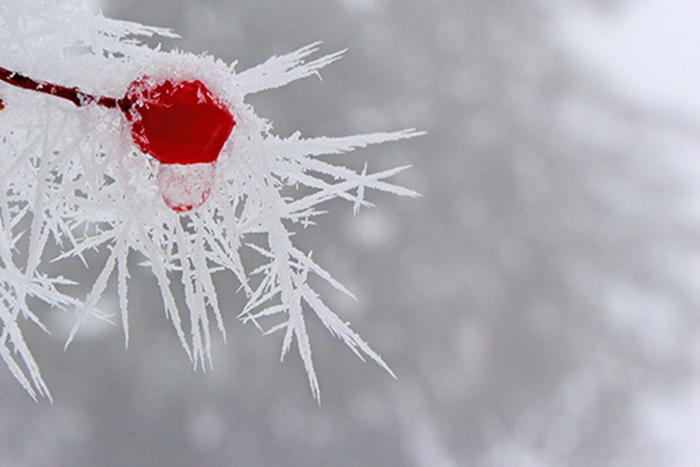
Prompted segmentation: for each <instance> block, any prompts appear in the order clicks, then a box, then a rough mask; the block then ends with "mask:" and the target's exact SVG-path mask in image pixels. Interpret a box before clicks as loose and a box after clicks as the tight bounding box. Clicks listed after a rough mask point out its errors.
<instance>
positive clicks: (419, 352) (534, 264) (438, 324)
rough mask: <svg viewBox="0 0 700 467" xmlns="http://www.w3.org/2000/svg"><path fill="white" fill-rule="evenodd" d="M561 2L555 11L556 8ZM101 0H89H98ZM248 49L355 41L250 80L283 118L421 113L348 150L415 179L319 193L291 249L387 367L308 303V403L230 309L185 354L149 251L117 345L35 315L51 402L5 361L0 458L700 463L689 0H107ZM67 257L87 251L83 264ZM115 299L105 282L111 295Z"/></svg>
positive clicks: (294, 378) (432, 466) (261, 110)
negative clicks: (330, 198)
mask: <svg viewBox="0 0 700 467" xmlns="http://www.w3.org/2000/svg"><path fill="white" fill-rule="evenodd" d="M564 3H565V4H566V6H563V4H564ZM96 6H97V5H96ZM99 7H100V8H101V9H102V11H103V13H104V14H105V16H110V17H114V18H118V19H128V20H132V21H138V22H142V23H145V24H149V25H155V26H163V27H169V28H173V29H174V30H175V31H176V32H178V33H179V34H181V35H182V37H183V38H182V39H181V40H177V41H167V42H165V43H164V44H163V45H164V47H166V48H169V47H175V46H176V47H178V48H180V49H184V50H188V51H192V52H202V51H208V52H210V53H212V54H214V55H216V56H218V57H220V58H222V59H224V60H226V61H227V62H230V61H233V60H238V62H239V66H238V69H239V70H243V69H245V68H247V67H249V66H252V65H255V64H257V63H259V62H261V61H263V60H265V59H266V58H267V57H269V56H271V55H279V54H282V53H286V52H290V51H292V50H295V49H297V48H298V47H301V46H303V45H306V44H309V43H311V42H314V41H316V40H323V41H324V45H323V51H324V52H333V51H336V50H340V49H344V48H346V47H347V48H349V51H348V52H347V53H346V56H345V58H344V59H343V60H341V61H340V62H338V63H335V64H333V65H331V66H330V67H328V68H326V69H325V70H323V71H322V76H323V81H322V82H321V81H319V80H315V79H306V80H303V81H300V82H297V83H293V84H291V85H290V86H287V87H285V88H282V89H279V90H276V91H271V92H266V93H263V94H260V95H255V96H252V99H251V102H252V103H253V104H254V106H255V109H256V111H257V113H258V114H259V115H261V116H264V117H268V118H270V119H271V120H272V121H273V122H275V131H276V132H277V133H278V134H280V135H282V136H288V135H290V134H291V133H292V132H294V131H296V130H300V131H302V133H303V134H304V135H306V136H320V135H332V136H335V135H337V136H340V135H345V134H351V133H356V132H365V131H383V130H395V129H400V128H406V127H416V128H419V129H423V130H427V131H428V132H429V134H428V135H427V136H425V137H422V138H419V139H414V140H409V141H404V142H400V143H391V144H387V145H381V146H377V147H372V148H369V149H366V150H362V151H359V152H356V153H354V154H353V155H352V156H350V157H352V159H350V161H351V162H350V163H351V165H352V164H353V162H352V161H354V165H355V166H356V167H362V165H363V164H364V162H365V161H366V160H367V161H369V164H370V167H373V168H374V169H376V170H380V169H385V168H390V167H393V166H396V165H404V164H413V165H414V168H413V169H412V170H410V171H408V172H404V173H402V174H401V175H400V176H399V177H397V181H398V182H400V183H402V184H404V185H406V186H408V187H410V188H413V189H416V190H418V191H420V192H421V193H422V194H423V196H422V197H421V198H420V199H418V200H411V199H402V198H397V197H393V196H390V195H380V194H377V193H371V194H369V195H368V196H369V199H370V201H374V202H376V204H377V205H378V207H377V208H375V209H373V210H364V211H362V212H361V213H360V214H359V216H357V217H353V216H352V207H351V206H348V205H347V204H346V203H337V204H333V203H332V205H331V206H330V207H329V214H327V215H325V216H323V217H322V218H320V219H319V225H318V226H317V227H316V228H314V229H310V230H307V231H304V232H303V233H302V234H300V235H299V236H298V238H297V239H296V240H297V242H298V243H297V244H298V245H299V246H300V247H301V248H302V249H304V250H313V251H314V258H315V259H316V260H317V261H318V262H319V263H320V264H321V265H323V266H324V267H325V268H326V269H328V270H330V271H331V272H333V273H334V275H335V276H336V278H337V279H339V280H341V282H343V283H344V284H346V285H347V286H348V287H349V288H350V289H351V290H352V291H353V292H354V293H355V295H356V296H357V297H358V299H359V300H358V301H357V302H354V301H352V300H350V299H347V298H345V297H342V296H340V295H339V294H337V293H335V292H333V291H332V290H325V292H326V297H327V298H328V301H329V303H330V305H331V306H332V307H333V308H334V309H335V310H336V311H338V312H339V314H340V315H341V316H343V317H344V318H345V319H348V320H349V321H351V322H352V324H353V326H354V328H355V329H356V330H357V331H358V332H359V333H360V334H361V335H362V336H363V337H364V338H365V339H366V340H367V341H368V342H369V343H370V344H371V345H372V346H373V347H374V348H375V350H377V351H378V352H379V353H380V354H381V355H382V356H383V357H384V359H385V360H386V361H387V363H388V364H389V365H390V366H391V367H392V369H393V370H394V371H395V372H396V374H397V375H398V380H393V379H391V378H390V377H389V376H388V375H387V374H386V373H385V372H384V371H383V370H381V369H380V368H378V367H377V366H376V365H374V364H363V363H361V362H360V361H359V360H357V358H356V357H355V356H354V355H353V354H352V352H351V351H349V350H348V349H347V348H345V346H344V345H343V344H342V343H340V342H338V341H337V340H335V339H333V338H332V337H331V336H329V335H328V334H327V332H326V331H325V330H323V329H322V326H321V325H320V323H317V322H314V321H313V320H311V322H310V325H309V327H310V333H311V341H312V346H313V350H314V360H315V363H316V369H317V372H318V375H319V379H320V383H321V389H322V399H323V402H322V406H321V407H320V408H319V407H318V406H317V405H316V402H315V401H314V400H313V398H312V396H311V394H310V391H309V389H308V384H307V380H306V375H305V374H304V370H303V366H302V363H301V361H300V359H299V358H298V357H297V356H296V355H294V354H291V355H289V356H288V357H287V359H286V360H285V362H284V363H279V347H280V339H281V338H280V336H278V335H273V336H271V337H261V336H260V334H259V332H258V331H257V330H256V329H255V328H254V327H253V326H251V325H245V326H244V325H242V324H240V323H239V322H237V320H236V319H235V316H236V314H237V313H238V311H239V310H240V309H241V307H242V306H243V304H244V299H243V297H241V296H239V295H236V294H235V289H234V288H230V289H229V290H228V292H229V293H228V294H227V293H225V291H224V290H223V289H222V291H221V293H220V300H221V302H222V306H223V307H224V309H226V307H229V309H230V310H231V311H230V313H229V314H228V316H227V329H228V332H229V342H228V345H224V344H223V342H221V339H220V338H217V340H216V341H215V343H214V345H215V349H214V365H215V367H214V370H213V371H210V372H208V373H206V374H203V373H201V372H197V373H195V372H193V371H192V370H191V364H190V362H189V360H188V359H187V357H186V356H185V354H184V353H183V352H182V349H181V348H180V344H179V342H178V341H177V338H176V337H175V335H174V333H173V331H172V326H171V325H170V324H169V323H168V322H167V321H166V320H165V318H164V317H163V315H162V312H161V310H160V308H157V310H158V311H157V312H153V311H152V310H151V308H152V307H156V305H159V304H158V303H157V302H158V297H154V296H153V292H152V288H153V287H154V286H155V283H154V280H153V279H152V278H151V277H150V276H149V274H148V273H147V271H144V277H143V281H142V282H141V285H140V286H135V287H133V289H132V291H131V292H130V293H131V294H132V296H131V316H130V319H131V342H130V346H129V349H128V350H124V343H123V335H122V331H121V329H120V328H119V327H118V326H104V325H100V324H98V323H93V325H92V326H90V327H88V328H87V329H84V330H83V332H82V333H81V334H79V335H78V337H77V339H76V342H75V343H74V344H72V346H71V347H70V348H69V349H68V351H67V352H65V353H64V352H63V351H62V349H63V344H64V341H65V337H66V335H67V333H68V331H69V327H66V326H70V324H71V323H70V322H66V323H64V322H62V321H59V320H57V321H55V322H49V323H48V325H49V327H50V328H51V330H52V332H53V337H51V338H49V337H47V336H46V335H44V334H43V333H42V332H41V331H40V330H37V329H32V328H27V334H28V335H27V338H28V340H29V341H30V344H31V346H32V348H33V349H34V353H35V357H36V358H37V360H38V361H39V363H40V364H41V366H42V372H43V375H44V378H45V380H46V381H47V383H48V384H49V386H50V387H51V390H52V393H53V397H54V400H55V403H54V404H53V405H50V404H49V403H48V402H47V401H41V402H40V403H38V404H35V403H34V402H33V401H32V400H31V399H30V398H29V397H28V396H27V395H26V394H25V393H24V392H23V390H22V388H21V387H20V386H19V385H18V384H17V382H16V381H15V380H14V379H13V378H12V377H11V376H10V375H9V373H8V372H7V371H6V370H5V369H2V370H1V371H0V386H1V390H0V466H3V467H4V466H13V467H14V466H32V467H34V466H37V467H38V466H42V467H43V466H91V467H98V466H146V467H148V466H173V467H179V466H183V467H184V466H192V465H198V466H221V465H232V466H328V465H338V466H387V467H392V466H425V467H441V466H506V467H510V466H518V467H540V466H541V467H545V466H561V465H566V466H581V467H584V466H586V467H588V466H613V465H614V466H628V465H629V466H635V467H644V466H654V467H656V466H658V467H693V466H696V465H697V459H700V442H699V441H700V378H698V376H700V375H699V374H698V369H700V326H699V325H700V322H699V319H698V318H700V190H699V189H698V188H697V186H698V183H697V181H698V180H700V131H699V129H698V128H699V126H698V122H700V98H699V97H698V96H700V93H698V92H697V89H698V83H700V65H699V64H700V62H699V61H698V60H697V57H698V53H699V52H700V29H698V28H697V24H700V7H698V6H697V2H694V1H692V0H673V1H669V0H666V1H664V0H638V1H622V0H619V1H615V0H588V1H584V0H579V1H575V0H572V1H570V2H557V1H552V0H549V1H545V0H542V1H534V0H533V1H525V0H520V1H517V0H498V1H493V0H434V1H431V2H428V1H419V0H337V1H328V0H325V1H322V0H305V1H303V2H285V1H281V0H276V1H263V0H260V1H248V0H245V1H243V0H242V1H231V0H228V1H224V0H221V1H216V0H210V1H192V0H176V1H164V0H163V1H156V0H146V1H144V0H120V1H117V0H103V1H102V2H101V3H100V4H99ZM83 273H84V272H83ZM115 306H116V303H115Z"/></svg>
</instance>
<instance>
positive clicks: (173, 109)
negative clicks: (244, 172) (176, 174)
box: [125, 78, 236, 165]
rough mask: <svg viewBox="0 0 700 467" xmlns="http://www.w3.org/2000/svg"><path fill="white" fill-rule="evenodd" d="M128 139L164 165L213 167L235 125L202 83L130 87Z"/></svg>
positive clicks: (147, 83)
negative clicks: (132, 140) (205, 164)
mask: <svg viewBox="0 0 700 467" xmlns="http://www.w3.org/2000/svg"><path fill="white" fill-rule="evenodd" d="M126 101H127V102H128V103H129V108H128V109H126V110H125V113H126V117H127V119H128V120H129V121H130V122H131V136H132V138H133V139H134V142H136V144H137V145H138V146H139V148H140V149H141V151H143V152H144V153H146V154H149V155H151V156H153V157H154V158H155V159H156V160H158V161H159V162H161V163H163V164H182V165H187V164H202V163H210V162H214V161H216V159H217V158H218V157H219V153H220V152H221V148H223V146H224V143H226V140H227V139H228V137H229V135H230V134H231V130H233V127H234V125H235V124H236V122H235V121H234V119H233V116H232V115H231V112H229V110H228V109H227V108H226V107H225V106H224V105H222V104H221V103H219V102H218V101H217V100H216V98H215V97H214V96H213V95H212V93H211V92H210V91H209V89H207V88H206V86H204V84H202V83H201V82H200V81H183V82H176V83H173V82H171V81H164V82H162V83H159V84H154V83H152V82H151V80H149V79H148V78H142V79H140V80H137V81H134V82H133V83H132V84H131V86H129V90H128V91H127V93H126Z"/></svg>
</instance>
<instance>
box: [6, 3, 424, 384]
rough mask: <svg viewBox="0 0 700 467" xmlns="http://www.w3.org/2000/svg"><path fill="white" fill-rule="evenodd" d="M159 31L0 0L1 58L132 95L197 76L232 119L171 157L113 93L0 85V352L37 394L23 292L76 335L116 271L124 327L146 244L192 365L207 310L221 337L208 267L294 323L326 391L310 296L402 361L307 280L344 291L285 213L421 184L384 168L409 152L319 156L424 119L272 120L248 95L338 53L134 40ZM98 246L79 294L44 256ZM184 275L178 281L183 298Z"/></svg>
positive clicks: (251, 305) (321, 313)
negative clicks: (358, 157) (171, 46)
mask: <svg viewBox="0 0 700 467" xmlns="http://www.w3.org/2000/svg"><path fill="white" fill-rule="evenodd" d="M154 34H157V35H160V36H167V37H174V35H173V34H172V33H171V32H170V31H168V30H163V29H158V28H150V27H146V26H142V25H139V24H134V23H129V22H124V21H115V20H110V19H107V18H103V17H101V16H94V15H91V14H89V13H86V12H83V11H80V10H71V9H64V8H59V7H57V6H55V5H53V4H51V3H48V2H25V1H19V0H10V1H5V2H3V3H2V4H0V44H2V47H1V48H0V66H1V67H3V68H6V69H9V70H13V71H14V72H17V73H21V74H22V75H24V76H30V77H32V78H34V79H36V80H40V81H43V82H50V83H56V84H57V85H61V86H65V87H77V88H78V89H80V90H81V91H83V92H85V93H87V94H88V95H92V96H109V97H113V98H119V97H120V96H125V95H127V93H128V92H129V90H130V86H132V85H133V83H135V82H137V81H138V80H139V79H143V77H148V79H152V80H153V81H154V82H155V83H163V82H166V81H168V80H171V81H172V80H175V81H177V82H181V83H194V82H199V83H202V84H203V86H205V87H206V89H208V90H210V91H211V93H212V95H214V96H216V99H218V101H217V102H220V103H221V105H223V106H225V108H226V109H228V111H230V113H231V115H232V116H233V120H234V121H235V127H233V131H231V133H230V136H228V138H227V139H226V140H225V142H223V143H222V144H223V147H222V148H221V150H220V153H219V154H218V159H216V160H215V162H206V163H199V161H194V162H196V163H192V164H189V165H183V164H169V163H168V164H166V163H163V162H162V159H158V160H157V158H156V157H155V156H154V157H152V155H151V156H149V155H146V154H144V153H143V152H142V151H141V150H143V146H142V145H136V144H135V143H134V141H133V140H132V138H131V135H130V128H131V127H130V126H129V122H128V119H127V118H126V117H125V114H124V113H122V112H119V111H118V110H115V109H110V108H105V107H101V106H100V105H97V104H95V103H88V104H87V105H84V106H82V107H76V106H75V105H73V104H71V103H70V102H68V101H66V100H63V99H58V98H57V97H55V96H47V95H45V94H39V93H34V92H31V91H28V90H25V89H17V88H15V87H12V86H9V85H5V84H4V83H3V84H0V97H2V99H3V102H4V109H2V110H0V183H1V184H2V185H1V188H0V226H1V229H0V323H1V326H2V328H1V330H2V334H1V335H0V355H1V356H2V358H3V360H4V361H5V363H6V364H7V366H8V368H9V369H10V371H11V372H12V374H13V375H14V377H15V378H16V379H17V380H18V381H19V382H20V383H21V384H22V386H23V387H24V388H25V389H26V390H27V391H28V392H29V393H30V394H31V395H32V397H36V396H37V395H44V396H47V397H50V393H49V391H48V388H47V387H46V385H45V383H44V381H43V379H42V377H41V373H40V370H39V366H38V365H37V363H36V362H35V360H34V358H33V357H32V354H31V352H30V350H29V348H28V347H27V345H26V343H25V341H24V339H23V337H22V331H21V328H20V324H22V323H25V322H26V321H27V320H29V321H31V322H33V323H34V324H35V325H37V326H39V327H41V328H42V329H45V330H46V328H45V327H44V325H43V324H42V323H41V321H40V319H39V317H38V316H37V315H36V314H35V312H34V311H33V310H32V307H31V306H30V304H31V303H36V301H37V300H39V301H43V302H45V303H46V304H48V305H51V306H55V307H58V308H63V309H67V310H77V317H76V320H75V324H74V326H73V329H72V330H71V332H70V335H69V338H68V342H67V343H66V345H68V343H70V342H71V341H72V340H73V338H74V337H75V335H76V333H77V332H78V331H79V329H80V327H81V325H82V324H83V323H84V322H85V320H86V319H87V318H88V316H90V315H93V316H97V317H98V318H101V319H109V316H106V315H105V314H104V313H103V312H101V311H100V310H99V308H98V302H99V301H100V299H101V298H102V296H103V295H104V294H105V291H106V289H107V285H108V282H109V280H110V278H111V277H114V276H115V277H116V283H117V291H118V303H119V309H120V315H121V321H122V325H123V329H124V333H125V340H126V343H127V344H128V339H129V326H128V325H129V323H128V305H129V303H128V285H129V277H130V274H129V267H130V266H129V264H128V261H127V260H128V258H129V255H130V253H132V252H136V253H139V254H140V255H143V257H144V258H145V262H143V263H141V264H146V265H147V266H148V267H149V268H150V270H151V271H152V273H153V275H154V276H155V279H156V282H157V284H158V289H159V293H160V296H161V298H162V302H163V306H164V309H165V314H166V315H167V317H168V318H169V319H170V320H171V322H172V324H173V326H174V328H175V332H176V334H177V336H178V338H179V340H180V342H181V344H182V346H183V348H184V349H185V351H186V352H187V354H188V356H189V357H190V359H191V360H192V361H193V363H194V366H195V367H197V366H199V365H202V366H203V365H209V364H211V334H210V329H211V327H213V326H216V327H218V329H219V330H220V332H221V333H222V334H223V336H224V338H225V336H226V331H225V329H224V326H223V319H222V310H221V308H220V305H219V301H218V299H217V291H216V287H215V285H214V281H213V278H212V275H213V274H214V273H217V272H221V271H228V272H230V273H232V274H233V275H234V276H235V279H236V281H237V284H236V285H237V286H239V285H240V287H241V289H242V291H243V293H245V294H246V296H247V299H248V301H247V304H246V305H245V307H244V309H243V310H242V311H241V312H240V315H239V316H240V318H241V319H242V320H243V321H244V322H249V321H250V322H252V323H254V324H255V325H256V326H258V327H259V328H260V329H261V330H264V329H263V328H262V326H261V323H260V322H259V321H260V319H261V318H264V317H268V316H272V315H279V316H281V317H283V319H282V320H281V322H280V323H279V324H277V325H276V326H274V327H272V328H271V329H267V330H264V332H265V333H272V332H275V331H282V332H283V333H284V338H283V344H282V357H284V355H285V353H286V352H287V351H288V350H289V349H290V346H291V344H292V342H293V341H294V340H295V339H296V341H297V344H298V348H299V352H300V354H301V358H302V360H303V362H304V365H305V368H306V371H307V373H308V376H309V382H310V385H311V390H312V392H313V395H314V397H316V398H318V397H319V387H318V381H317V378H316V374H315V372H314V368H313V363H312V360H311V347H310V343H309V338H308V335H307V332H306V325H305V316H304V309H307V310H313V312H314V313H315V314H316V315H317V316H318V317H319V318H320V320H321V321H322V322H323V324H324V325H325V326H326V327H327V328H328V330H329V331H330V332H331V333H332V334H334V335H335V336H337V337H339V338H340V339H341V340H342V341H343V342H345V343H346V344H347V345H348V346H349V347H350V348H351V349H352V350H353V351H354V352H355V353H356V354H357V355H358V356H359V357H360V358H363V356H364V355H366V356H368V357H370V358H371V359H373V360H374V361H376V362H377V363H378V364H379V365H381V366H382V367H383V368H385V369H386V370H387V371H388V372H389V373H391V370H390V369H389V367H388V366H387V365H386V364H385V363H384V361H383V360H382V359H381V357H380V356H379V355H378V354H377V353H375V352H374V351H373V350H372V349H371V348H370V347H369V346H368V345H367V344H366V343H365V342H364V341H363V340H362V339H361V338H360V337H359V336H358V335H357V334H356V333H355V332H354V331H352V330H351V329H350V328H349V327H348V325H347V324H346V323H345V322H344V321H343V320H341V319H340V318H339V317H338V316H337V315H336V314H335V313H334V312H333V311H331V310H330V309H329V308H328V306H327V305H326V304H325V303H324V302H323V300H322V299H321V298H320V297H319V295H318V294H317V293H316V292H315V291H314V289H313V288H312V287H311V286H310V284H309V282H308V277H309V275H316V276H318V277H320V278H321V279H323V280H325V281H326V282H328V283H330V284H331V285H332V286H334V287H335V288H336V289H338V290H339V291H341V292H343V293H346V294H349V295H351V294H350V292H349V291H348V290H347V289H346V288H345V287H343V286H342V285H341V284H340V283H338V282H337V281H336V280H335V279H333V278H332V276H331V275H330V274H329V273H328V272H327V271H326V270H324V269H323V268H321V266H319V265H318V264H317V263H316V262H315V261H314V260H313V259H312V257H311V255H310V254H309V253H306V252H303V251H301V250H300V249H298V248H297V247H295V245H294V244H293V243H292V239H291V233H290V231H289V230H288V227H287V226H289V225H291V224H297V225H308V224H311V223H312V219H313V217H314V216H316V215H318V214H319V212H318V211H317V207H318V206H319V205H320V204H321V203H324V202H325V201H328V200H331V199H334V198H341V199H344V200H347V201H350V202H351V203H352V204H353V207H354V211H355V212H357V210H358V209H359V208H360V207H361V206H368V205H369V203H368V202H367V201H365V199H364V193H365V190H367V189H374V190H380V191H385V192H389V193H394V194H398V195H402V196H416V193H415V192H413V191H411V190H409V189H406V188H402V187H399V186H396V185H393V184H391V183H390V182H387V181H386V179H388V178H390V177H392V176H393V175H395V174H397V173H399V172H400V171H402V170H404V169H405V168H406V167H398V168H395V169H392V170H387V171H383V172H377V173H369V172H367V170H366V169H365V170H363V171H361V172H356V171H354V170H351V169H349V168H347V167H344V166H341V165H335V164H332V163H329V162H327V161H326V160H321V159H319V158H318V156H321V155H331V154H341V153H345V152H348V151H352V150H354V149H356V148H362V147H365V146H367V145H369V144H377V143H383V142H387V141H397V140H401V139H405V138H410V137H413V136H416V135H418V134H419V133H417V132H415V131H413V130H405V131H398V132H391V133H374V134H366V135H357V136H348V137H341V138H327V137H320V138H308V139H306V138H302V137H301V136H300V135H299V134H298V133H297V134H294V135H292V136H291V137H289V138H280V137H277V136H275V135H273V134H271V126H270V124H269V123H268V122H267V121H265V120H264V119H262V118H260V117H258V116H257V115H256V114H255V113H254V111H253V109H252V107H251V106H250V105H248V104H246V103H245V100H244V99H245V97H246V96H247V95H250V94H254V93H257V92H260V91H264V90H267V89H272V88H276V87H280V86H283V85H286V84H288V83H290V82H292V81H294V80H297V79H300V78H304V77H307V76H310V75H314V74H317V73H318V70H319V69H321V68H323V67H324V66H326V65H328V64H330V63H332V62H334V61H335V60H337V59H339V58H340V55H341V54H340V53H336V54H332V55H327V56H325V57H321V58H319V59H316V60H311V61H307V59H308V57H309V56H310V55H311V54H312V53H314V52H315V51H316V50H317V48H318V45H317V44H312V45H310V46H307V47H304V48H302V49H299V50H297V51H295V52H293V53H290V54H287V55H283V56H279V57H272V58H270V59H269V60H267V61H266V62H264V63H262V64H261V65H258V66H256V67H254V68H252V69H249V70H246V71H243V72H241V73H238V72H236V71H235V69H234V68H235V63H234V64H232V65H230V66H229V65H227V64H225V63H223V62H222V61H220V60H216V59H214V58H213V57H211V56H207V55H202V56H195V55H192V54H188V53H182V52H163V51H161V50H159V49H149V48H147V47H145V46H142V45H140V44H139V43H137V42H136V41H135V40H134V39H133V38H134V37H136V36H151V35H154ZM131 89H133V87H132V88H131ZM140 149H141V150H140ZM159 160H160V161H161V162H159ZM290 188H291V189H294V190H293V191H290ZM300 188H303V190H302V189H300ZM283 189H285V195H284V196H282V194H281V191H282V190H283ZM290 193H292V194H291V195H290ZM169 200H170V202H169ZM178 206H180V208H181V209H178V208H177V207H178ZM189 209H191V210H189ZM285 224H286V225H285ZM252 234H256V235H252ZM260 234H262V235H260ZM51 244H56V245H58V247H59V249H60V254H59V255H58V257H53V258H47V257H46V256H48V247H49V245H51ZM242 248H248V249H251V250H253V251H254V252H256V253H257V254H258V255H259V256H260V259H261V262H262V265H260V264H258V265H257V267H255V268H254V269H252V270H251V268H250V267H249V266H247V265H246V264H244V262H243V260H242V258H241V256H240V254H239V250H240V249H242ZM95 249H102V250H106V251H107V252H108V254H107V257H106V259H105V260H104V261H103V263H101V264H100V265H99V266H98V267H97V269H95V271H94V272H95V275H94V277H95V279H94V281H93V282H92V284H90V285H89V292H88V293H87V294H86V296H77V295H79V294H78V293H75V292H74V291H75V290H76V289H77V288H76V287H75V286H74V283H73V282H72V281H71V280H70V278H66V277H63V276H56V275H51V274H48V273H47V272H46V269H47V268H46V266H47V264H48V263H49V262H52V266H53V267H52V268H51V269H52V270H55V269H56V267H55V265H56V264H61V261H67V260H69V259H71V258H80V259H83V261H85V260H84V255H85V253H86V252H88V251H89V250H95ZM86 264H87V263H86ZM91 267H92V266H91ZM172 272H176V273H179V274H176V275H172V274H171V273H172ZM173 277H179V278H180V280H179V282H178V283H175V282H174V281H173V279H172V278H173ZM177 290H181V291H182V292H184V304H180V306H178V303H177V301H176V299H175V294H174V291H177ZM72 292H73V293H72ZM223 311H226V310H223ZM183 319H187V320H188V321H189V322H188V325H187V326H184V325H183ZM212 320H213V323H212V322H211V321H212ZM185 328H188V329H189V332H187V333H186V332H185ZM391 374H392V375H393V373H391Z"/></svg>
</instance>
